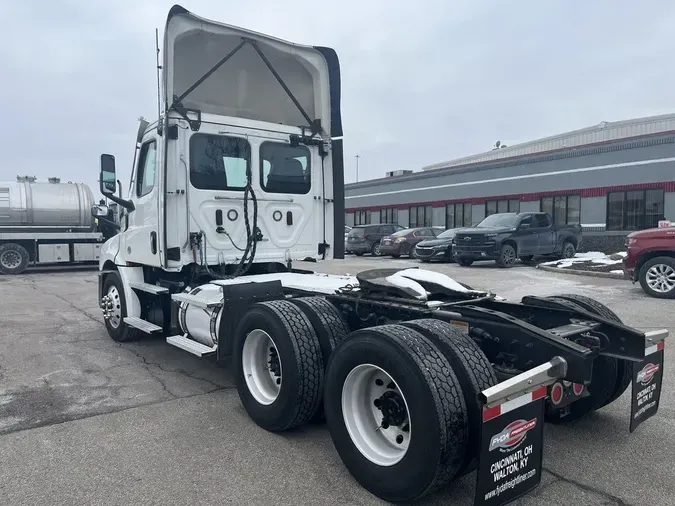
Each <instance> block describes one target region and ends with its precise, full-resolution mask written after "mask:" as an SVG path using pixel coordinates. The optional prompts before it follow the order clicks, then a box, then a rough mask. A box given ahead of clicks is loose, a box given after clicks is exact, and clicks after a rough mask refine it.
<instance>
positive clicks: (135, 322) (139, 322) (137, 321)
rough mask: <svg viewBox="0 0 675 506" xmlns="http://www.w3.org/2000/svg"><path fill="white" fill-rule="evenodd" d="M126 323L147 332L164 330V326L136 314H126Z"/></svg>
mask: <svg viewBox="0 0 675 506" xmlns="http://www.w3.org/2000/svg"><path fill="white" fill-rule="evenodd" d="M124 323H126V324H127V325H129V326H130V327H134V328H136V329H138V330H142V331H143V332H147V333H148V334H152V333H153V332H157V331H158V330H162V327H160V326H158V325H155V324H154V323H150V322H148V321H145V320H144V319H142V318H138V317H136V316H125V317H124Z"/></svg>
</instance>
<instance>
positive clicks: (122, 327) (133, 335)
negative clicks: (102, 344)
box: [102, 272, 142, 343]
mask: <svg viewBox="0 0 675 506" xmlns="http://www.w3.org/2000/svg"><path fill="white" fill-rule="evenodd" d="M102 292H103V295H107V296H108V297H109V298H110V301H109V302H110V304H111V307H110V309H111V310H112V311H113V312H114V314H117V315H119V318H118V319H117V318H105V319H104V324H105V329H106V330H107V331H108V335H109V336H110V337H111V338H112V340H113V341H115V342H118V343H126V342H129V341H135V340H137V339H138V338H139V337H140V336H141V332H142V331H141V330H139V329H136V328H134V327H131V326H129V325H127V324H126V323H124V318H125V317H126V316H128V313H127V299H126V297H125V295H124V285H123V283H122V278H121V277H120V275H119V273H118V272H110V273H108V274H107V275H106V277H105V281H104V282H103V291H102Z"/></svg>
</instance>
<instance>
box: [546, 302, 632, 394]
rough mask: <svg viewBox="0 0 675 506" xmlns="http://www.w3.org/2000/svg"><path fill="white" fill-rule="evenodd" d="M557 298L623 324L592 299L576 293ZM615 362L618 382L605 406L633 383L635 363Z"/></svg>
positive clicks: (617, 316)
mask: <svg viewBox="0 0 675 506" xmlns="http://www.w3.org/2000/svg"><path fill="white" fill-rule="evenodd" d="M556 297H557V298H559V299H564V300H568V301H570V302H573V303H574V304H576V305H578V306H580V307H581V308H583V309H585V310H586V311H588V312H589V313H594V314H596V315H598V316H601V317H602V318H607V319H608V320H611V321H614V322H617V323H621V324H623V322H622V321H621V318H619V315H617V314H616V313H615V312H614V311H612V310H611V309H609V308H608V307H607V306H605V305H604V304H602V303H601V302H598V301H597V300H595V299H592V298H591V297H585V296H583V295H576V294H574V293H564V294H562V295H556ZM614 360H616V361H617V381H616V385H615V386H614V391H613V392H612V395H610V397H609V399H607V400H606V401H605V403H604V404H603V406H607V405H608V404H611V403H612V402H614V401H615V400H617V399H618V398H619V397H621V395H623V393H624V392H625V391H626V389H627V388H628V386H629V385H630V384H631V381H633V362H630V361H629V360H619V359H614Z"/></svg>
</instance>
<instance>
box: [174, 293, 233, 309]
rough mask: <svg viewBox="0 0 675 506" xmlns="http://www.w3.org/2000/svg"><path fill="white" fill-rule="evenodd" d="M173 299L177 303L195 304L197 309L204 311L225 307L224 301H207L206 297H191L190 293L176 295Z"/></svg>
mask: <svg viewBox="0 0 675 506" xmlns="http://www.w3.org/2000/svg"><path fill="white" fill-rule="evenodd" d="M171 298H172V299H173V300H175V301H176V302H187V303H188V304H194V305H195V306H197V307H201V308H204V309H210V308H213V307H219V306H222V305H223V301H222V300H213V299H207V298H206V297H200V296H199V295H191V294H189V293H174V294H173V295H172V296H171Z"/></svg>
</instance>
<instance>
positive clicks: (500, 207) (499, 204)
mask: <svg viewBox="0 0 675 506" xmlns="http://www.w3.org/2000/svg"><path fill="white" fill-rule="evenodd" d="M519 212H520V200H518V199H505V200H488V201H487V202H485V216H486V217H487V216H490V215H491V214H497V213H519Z"/></svg>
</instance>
